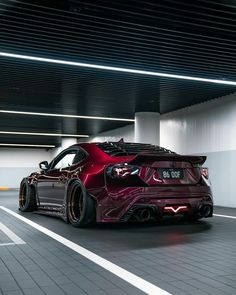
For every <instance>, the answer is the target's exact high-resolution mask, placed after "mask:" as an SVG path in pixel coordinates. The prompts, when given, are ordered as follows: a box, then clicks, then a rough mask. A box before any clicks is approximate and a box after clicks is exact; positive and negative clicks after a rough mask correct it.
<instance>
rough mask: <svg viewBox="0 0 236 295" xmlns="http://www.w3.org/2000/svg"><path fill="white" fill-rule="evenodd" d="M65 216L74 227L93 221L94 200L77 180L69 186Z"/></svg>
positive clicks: (86, 224) (94, 212) (94, 214)
mask: <svg viewBox="0 0 236 295" xmlns="http://www.w3.org/2000/svg"><path fill="white" fill-rule="evenodd" d="M67 216H68V220H69V221H70V223H71V224H72V225H73V226H76V227H85V226H88V225H90V224H92V223H93V222H94V221H95V218H96V211H95V201H94V200H93V199H92V197H91V196H90V195H89V194H88V193H87V192H86V190H85V189H84V188H83V187H82V185H81V183H80V182H79V181H75V182H74V183H72V184H71V186H70V187H69V190H68V202H67Z"/></svg>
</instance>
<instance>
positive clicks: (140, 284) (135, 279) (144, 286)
mask: <svg viewBox="0 0 236 295" xmlns="http://www.w3.org/2000/svg"><path fill="white" fill-rule="evenodd" d="M0 209H2V210H4V211H5V212H7V213H9V214H11V215H12V216H14V217H16V218H18V219H20V220H21V221H23V222H25V223H26V224H28V225H30V226H32V227H33V228H35V229H37V230H38V231H40V232H42V233H44V234H45V235H47V236H49V237H50V238H52V239H54V240H56V241H58V242H59V243H61V244H63V245H64V246H66V247H68V248H70V249H72V250H73V251H75V252H77V253H78V254H80V255H82V256H84V257H85V258H87V259H89V260H90V261H92V262H94V263H96V264H97V265H99V266H100V267H102V268H104V269H106V270H108V271H109V272H111V273H113V274H114V275H116V276H118V277H119V278H121V279H123V280H124V281H126V282H128V283H130V284H131V285H133V286H134V287H136V288H138V289H140V290H141V291H143V292H144V293H146V294H149V295H171V294H170V293H168V292H167V291H165V290H163V289H161V288H159V287H157V286H155V285H153V284H152V283H149V282H148V281H146V280H144V279H142V278H140V277H139V276H136V275H135V274H133V273H131V272H129V271H127V270H125V269H123V268H122V267H120V266H118V265H116V264H114V263H112V262H110V261H108V260H106V259H104V258H102V257H101V256H99V255H97V254H95V253H93V252H91V251H89V250H87V249H85V248H83V247H81V246H79V245H77V244H76V243H74V242H72V241H70V240H68V239H66V238H64V237H62V236H60V235H58V234H56V233H54V232H53V231H51V230H49V229H47V228H45V227H43V226H41V225H39V224H37V223H36V222H33V221H31V220H29V219H27V218H25V217H23V216H21V215H19V214H17V213H15V212H14V211H12V210H10V209H8V208H6V207H4V206H0Z"/></svg>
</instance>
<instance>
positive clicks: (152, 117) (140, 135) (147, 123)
mask: <svg viewBox="0 0 236 295" xmlns="http://www.w3.org/2000/svg"><path fill="white" fill-rule="evenodd" d="M134 139H135V142H139V143H151V144H155V145H159V144H160V114H159V113H156V112H138V113H135V123H134Z"/></svg>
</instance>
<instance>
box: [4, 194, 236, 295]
mask: <svg viewBox="0 0 236 295" xmlns="http://www.w3.org/2000/svg"><path fill="white" fill-rule="evenodd" d="M0 205H2V206H5V207H7V208H10V209H11V210H14V211H17V192H12V191H8V192H0ZM215 211H216V213H219V214H227V215H235V216H236V209H227V208H216V210H215ZM24 216H25V217H27V218H29V219H31V220H33V221H35V222H37V223H38V224H41V225H43V226H45V227H47V228H49V229H50V230H52V231H54V232H56V233H58V234H60V235H62V236H64V237H66V238H67V239H69V240H71V241H73V242H75V243H78V244H79V245H81V246H83V247H85V248H87V249H89V250H91V251H93V252H95V253H97V254H98V255H100V256H102V257H104V258H106V259H108V260H109V261H111V262H113V263H115V264H117V265H119V266H121V267H123V268H124V269H126V270H128V271H130V272H132V273H134V274H136V275H138V276H140V277H141V278H143V279H145V280H147V281H149V282H151V283H153V284H154V285H156V286H158V287H160V288H162V289H164V290H166V291H168V292H169V293H171V294H175V295H178V294H179V295H180V294H183V295H184V294H188V295H189V294H192V295H197V294H198V295H200V294H202V295H203V294H214V295H218V294H231V295H233V294H236V247H235V244H236V235H235V233H236V220H235V219H228V218H222V217H213V218H211V219H205V220H202V221H198V222H196V223H194V224H188V223H187V222H183V221H180V220H178V219H171V220H165V221H163V222H161V223H159V224H148V225H142V224H113V225H107V224H106V225H95V226H94V227H92V228H89V229H77V228H73V227H72V226H70V225H69V224H66V223H64V222H63V221H62V220H60V219H56V218H52V217H47V216H41V215H38V214H32V213H25V214H24ZM0 222H2V223H3V224H5V225H6V226H7V227H8V228H9V229H10V230H12V231H13V232H14V233H15V234H17V235H18V236H19V237H21V238H22V239H23V240H24V241H25V242H26V244H25V245H9V246H7V245H6V246H3V247H0V290H1V291H0V294H1V292H2V294H9V295H10V294H12V295H13V294H15V295H16V294H30V295H31V294H34V295H37V294H52V293H54V295H55V294H89V295H90V294H91V295H101V294H113V295H114V294H119V295H122V294H144V293H143V292H141V291H140V290H138V289H136V288H135V287H133V286H131V285H130V284H128V283H126V282H124V281H123V280H121V279H119V278H117V277H116V276H114V275H113V274H111V273H109V272H108V271H106V270H104V269H102V268H101V267H99V266H97V265H95V264H94V263H92V262H91V261H88V260H87V259H85V258H83V257H81V256H80V255H78V254H76V253H74V252H73V251H72V250H70V249H68V248H66V247H64V246H63V245H61V244H59V243H58V242H56V241H53V240H51V239H50V238H48V237H47V236H45V235H43V234H42V233H40V232H38V231H37V230H35V229H33V228H31V227H30V226H28V225H26V224H24V223H21V222H20V221H18V220H16V219H15V218H14V217H11V216H9V215H8V214H7V213H4V212H0ZM2 239H3V237H2ZM4 241H5V240H4ZM157 295H158V294H157Z"/></svg>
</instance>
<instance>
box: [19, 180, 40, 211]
mask: <svg viewBox="0 0 236 295" xmlns="http://www.w3.org/2000/svg"><path fill="white" fill-rule="evenodd" d="M19 210H21V211H22V212H30V211H35V210H37V202H36V195H35V189H34V187H33V186H32V185H30V184H29V183H28V181H27V179H23V180H22V182H21V185H20V192H19Z"/></svg>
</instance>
